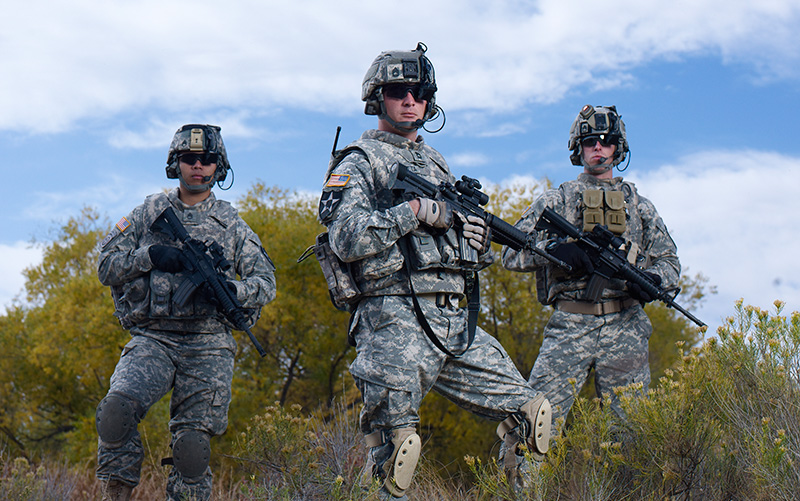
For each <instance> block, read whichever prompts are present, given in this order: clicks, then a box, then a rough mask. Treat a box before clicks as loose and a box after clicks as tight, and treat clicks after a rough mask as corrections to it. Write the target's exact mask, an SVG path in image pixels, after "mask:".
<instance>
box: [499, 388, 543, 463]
mask: <svg viewBox="0 0 800 501" xmlns="http://www.w3.org/2000/svg"><path fill="white" fill-rule="evenodd" d="M552 425H553V410H552V409H551V407H550V402H549V401H548V400H547V399H546V398H544V395H541V394H540V395H539V396H537V397H536V398H534V399H533V400H531V401H529V402H527V403H525V404H523V405H522V406H521V407H520V408H519V411H517V412H515V413H513V414H511V416H509V417H508V419H506V420H505V421H503V422H502V423H500V424H499V425H498V426H497V436H498V437H500V439H501V440H503V441H504V442H505V444H506V451H507V453H508V452H509V451H514V452H515V451H516V448H517V444H519V442H521V441H523V440H524V441H525V444H526V445H527V446H528V449H530V451H531V453H532V454H533V455H534V457H535V458H536V459H542V458H543V457H544V455H545V454H547V451H548V450H549V449H550V429H551V427H552Z"/></svg>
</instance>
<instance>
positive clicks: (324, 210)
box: [319, 190, 342, 221]
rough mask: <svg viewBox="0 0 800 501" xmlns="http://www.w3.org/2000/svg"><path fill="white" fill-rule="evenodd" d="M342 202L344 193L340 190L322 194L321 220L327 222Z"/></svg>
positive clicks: (320, 203)
mask: <svg viewBox="0 0 800 501" xmlns="http://www.w3.org/2000/svg"><path fill="white" fill-rule="evenodd" d="M341 201H342V192H341V191H339V190H336V191H333V190H332V191H324V192H322V197H321V198H320V199H319V220H320V221H327V220H328V219H329V218H330V217H331V216H332V215H333V213H334V211H335V210H336V207H338V206H339V202H341Z"/></svg>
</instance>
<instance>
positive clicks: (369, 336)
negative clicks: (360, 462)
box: [350, 296, 536, 434]
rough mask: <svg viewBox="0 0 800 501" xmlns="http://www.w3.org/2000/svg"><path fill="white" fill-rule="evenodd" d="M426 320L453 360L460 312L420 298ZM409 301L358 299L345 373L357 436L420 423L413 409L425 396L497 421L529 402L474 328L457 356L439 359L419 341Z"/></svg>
mask: <svg viewBox="0 0 800 501" xmlns="http://www.w3.org/2000/svg"><path fill="white" fill-rule="evenodd" d="M420 306H421V308H422V310H423V312H424V314H425V318H426V319H427V320H428V323H429V324H430V325H431V327H432V329H433V331H434V333H435V334H436V335H437V336H438V338H439V340H440V341H441V342H442V344H443V345H444V346H445V347H446V348H447V349H448V350H449V351H450V352H451V353H454V354H456V355H458V354H459V353H461V352H462V351H463V350H464V348H465V347H466V345H467V337H468V334H467V313H466V310H464V309H461V308H459V307H458V306H457V305H455V306H453V305H450V306H445V307H442V308H440V307H438V306H436V304H435V303H434V302H432V301H429V300H426V299H420ZM413 308H414V307H413V304H412V302H411V298H410V297H408V296H382V297H371V298H366V299H363V300H362V301H361V303H360V304H359V306H358V309H357V311H356V314H355V317H354V319H353V324H352V326H351V331H352V334H353V335H354V337H355V340H356V353H357V355H356V359H355V360H354V361H353V363H352V364H351V365H350V373H351V374H352V375H353V377H354V378H355V380H356V384H357V385H358V388H359V390H360V391H361V397H362V402H363V408H362V410H361V430H362V432H363V433H365V434H369V433H371V432H373V431H376V430H388V429H392V428H398V427H403V426H416V425H417V424H418V423H419V413H418V412H419V407H420V404H421V403H422V399H423V397H425V395H427V394H428V392H429V391H431V390H436V391H437V392H438V393H440V394H441V395H443V396H444V397H446V398H448V399H449V400H451V401H452V402H454V403H455V404H456V405H458V406H459V407H461V408H463V409H466V410H468V411H470V412H473V413H475V414H477V415H480V416H483V417H485V418H488V419H491V420H495V421H499V420H502V419H505V418H506V417H508V415H509V414H510V413H512V412H516V411H517V410H519V408H520V406H521V405H523V404H524V403H526V402H528V401H529V400H532V399H533V398H535V396H536V392H535V391H534V390H533V389H531V388H530V386H528V384H527V382H526V381H525V378H524V377H523V376H522V375H521V374H520V372H519V370H518V369H517V368H516V366H515V365H514V362H513V361H512V360H511V358H510V357H509V356H508V354H507V353H506V351H505V349H503V347H502V346H501V345H500V343H499V342H498V341H497V340H496V339H495V338H493V337H492V336H490V335H489V334H487V333H486V332H485V331H483V330H481V329H480V328H477V329H476V333H475V340H474V342H473V343H472V346H471V347H470V348H469V349H468V350H467V351H466V353H464V354H463V355H461V356H460V357H458V358H451V357H449V356H447V355H446V354H444V353H442V351H441V350H439V349H438V348H437V347H436V346H435V345H434V344H433V343H432V342H431V341H430V339H428V337H427V336H426V335H425V332H424V331H423V330H422V328H421V327H420V325H419V323H418V321H417V318H416V316H415V314H414V309H413Z"/></svg>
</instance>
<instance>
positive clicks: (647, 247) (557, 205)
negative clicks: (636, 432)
mask: <svg viewBox="0 0 800 501" xmlns="http://www.w3.org/2000/svg"><path fill="white" fill-rule="evenodd" d="M586 190H603V191H604V192H606V191H620V192H622V194H623V196H624V200H625V219H626V227H625V231H624V233H622V235H621V238H622V239H624V240H625V241H626V242H627V243H628V246H627V247H628V248H631V247H636V246H638V254H637V255H636V257H635V264H636V265H637V266H639V267H641V268H643V269H645V270H647V271H648V272H651V273H654V274H656V275H658V276H659V277H661V280H662V282H661V286H662V287H663V288H665V289H668V290H669V289H674V288H675V287H677V283H678V278H679V276H680V263H679V262H678V257H677V254H676V252H677V251H676V247H675V243H674V242H673V241H672V238H671V237H670V235H669V233H668V232H667V228H666V226H665V225H664V222H663V221H662V220H661V217H660V216H659V215H658V212H656V208H655V206H653V204H652V203H651V202H650V201H649V200H648V199H646V198H644V197H642V196H640V195H639V194H638V193H637V191H636V187H635V186H634V185H633V184H632V183H630V182H627V181H623V179H622V178H621V177H619V178H613V179H598V178H596V177H594V176H592V175H590V174H587V173H582V174H580V175H579V176H578V179H577V180H573V181H568V182H566V183H564V184H562V185H561V186H559V187H558V188H557V189H552V190H548V191H546V192H545V193H544V194H543V195H542V196H541V197H539V198H538V199H537V200H536V201H535V202H534V203H533V204H532V205H531V206H530V207H529V208H528V209H527V210H526V211H525V213H524V214H523V216H522V218H521V219H520V221H519V222H518V223H517V224H516V226H517V227H518V228H519V229H521V230H523V231H525V232H528V233H531V232H533V234H534V236H535V237H536V245H537V247H539V248H541V249H545V248H546V246H547V244H548V243H550V240H548V235H547V234H546V233H545V232H541V233H540V232H536V231H535V230H534V226H535V224H536V221H537V220H538V219H539V216H540V215H541V213H542V211H543V210H544V208H545V207H550V208H551V209H553V210H555V211H556V212H557V213H558V214H560V215H561V216H563V217H565V218H566V219H567V220H569V221H570V222H571V223H572V224H575V225H576V226H578V227H579V228H580V227H582V226H583V213H582V205H583V203H582V194H583V193H584V192H585V191H586ZM503 265H504V266H505V267H506V268H508V269H510V270H514V271H535V272H536V278H537V283H536V286H537V287H536V288H537V295H538V296H539V300H540V301H541V302H542V303H543V304H554V305H555V312H554V313H553V315H552V317H550V321H549V322H548V324H547V326H546V327H545V331H544V342H543V343H542V347H541V349H540V351H539V356H538V357H537V359H536V363H535V365H534V366H533V370H532V371H531V374H530V378H529V382H530V384H531V385H532V386H533V388H534V389H535V390H536V391H540V392H543V393H544V394H545V395H546V396H547V398H548V400H550V402H551V404H552V405H553V420H554V422H555V421H556V420H557V419H558V418H566V415H567V414H568V413H569V410H570V408H571V407H572V403H573V399H574V392H575V390H574V389H573V387H572V385H571V384H570V382H569V381H570V379H573V378H574V379H575V381H576V384H577V389H580V388H581V387H582V386H583V384H584V383H585V382H586V379H587V377H588V375H589V370H590V369H591V368H592V367H594V369H595V381H596V385H597V390H598V394H601V395H603V396H604V397H608V396H610V397H611V398H612V403H611V405H612V409H613V410H614V411H615V412H616V413H617V414H619V415H622V411H621V409H620V407H619V402H618V399H616V397H614V395H613V391H612V389H613V388H615V387H619V386H625V385H629V384H631V383H641V384H642V385H643V387H644V389H646V388H647V386H648V385H649V383H650V367H649V365H648V341H649V339H650V334H651V333H652V326H651V324H650V320H649V319H648V318H647V315H646V314H645V313H644V310H643V309H642V305H641V303H640V302H639V301H634V300H632V298H631V297H630V295H629V293H628V291H627V289H626V284H625V281H624V280H612V281H611V282H610V283H609V286H608V288H607V289H605V291H604V292H603V295H602V298H601V301H602V302H604V303H606V304H607V305H610V304H619V305H621V308H622V311H619V312H615V313H607V314H597V315H594V314H582V313H570V312H569V311H564V308H565V309H569V308H568V307H567V304H565V303H559V302H561V301H566V302H575V301H580V299H581V294H582V293H583V291H584V289H585V288H586V285H587V279H588V277H587V276H586V275H583V276H572V275H567V274H566V273H564V272H563V271H562V270H561V269H559V268H558V267H557V266H555V265H553V264H552V263H550V262H549V261H547V260H545V259H544V258H542V257H540V256H538V255H536V254H534V253H532V252H530V251H521V252H518V251H514V250H512V249H510V248H506V249H505V250H504V252H503ZM559 304H561V305H562V306H563V307H564V308H562V307H561V306H559ZM598 313H599V312H598ZM552 430H553V433H554V434H556V433H558V428H557V427H553V429H552Z"/></svg>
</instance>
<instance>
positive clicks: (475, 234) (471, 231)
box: [457, 213, 492, 254]
mask: <svg viewBox="0 0 800 501" xmlns="http://www.w3.org/2000/svg"><path fill="white" fill-rule="evenodd" d="M457 214H458V217H459V219H461V224H462V232H463V234H464V238H466V239H467V242H468V243H469V245H470V247H472V248H473V249H475V250H477V251H478V252H480V253H481V254H483V253H484V252H486V251H488V250H489V246H490V245H491V243H492V239H491V234H492V230H491V229H490V228H489V227H487V226H486V221H484V220H483V219H481V218H479V217H478V216H473V215H467V216H464V215H463V214H461V213H457Z"/></svg>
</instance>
